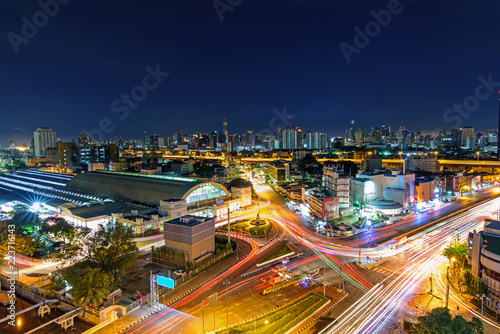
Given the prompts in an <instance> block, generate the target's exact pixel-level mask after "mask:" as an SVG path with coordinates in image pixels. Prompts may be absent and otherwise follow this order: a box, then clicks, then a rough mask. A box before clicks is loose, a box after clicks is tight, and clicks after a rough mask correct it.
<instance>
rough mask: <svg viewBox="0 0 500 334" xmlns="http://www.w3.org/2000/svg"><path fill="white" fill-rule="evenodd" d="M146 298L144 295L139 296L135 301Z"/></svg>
mask: <svg viewBox="0 0 500 334" xmlns="http://www.w3.org/2000/svg"><path fill="white" fill-rule="evenodd" d="M144 297H146V296H144V295H137V296H135V297H134V300H135V301H137V300H142V299H143V298H144Z"/></svg>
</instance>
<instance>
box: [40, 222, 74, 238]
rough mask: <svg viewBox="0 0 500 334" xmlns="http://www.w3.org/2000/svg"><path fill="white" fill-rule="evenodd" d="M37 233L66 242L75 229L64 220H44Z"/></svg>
mask: <svg viewBox="0 0 500 334" xmlns="http://www.w3.org/2000/svg"><path fill="white" fill-rule="evenodd" d="M39 233H40V235H43V236H52V237H54V238H57V239H62V240H63V241H64V242H66V240H67V239H70V238H71V237H72V235H73V234H74V233H75V229H74V228H73V226H71V225H70V224H68V222H67V221H66V220H65V219H64V218H46V219H43V220H42V221H41V223H40V229H39Z"/></svg>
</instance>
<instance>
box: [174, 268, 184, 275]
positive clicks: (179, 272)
mask: <svg viewBox="0 0 500 334" xmlns="http://www.w3.org/2000/svg"><path fill="white" fill-rule="evenodd" d="M174 275H175V276H182V277H184V276H186V271H185V270H182V269H177V270H176V271H174Z"/></svg>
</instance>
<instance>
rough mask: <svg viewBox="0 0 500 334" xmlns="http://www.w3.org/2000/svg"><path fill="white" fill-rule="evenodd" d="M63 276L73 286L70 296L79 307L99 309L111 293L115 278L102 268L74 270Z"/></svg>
mask: <svg viewBox="0 0 500 334" xmlns="http://www.w3.org/2000/svg"><path fill="white" fill-rule="evenodd" d="M63 276H64V278H65V279H66V281H67V282H68V284H69V285H70V286H72V289H71V290H70V294H71V296H72V297H73V300H74V301H75V303H77V305H79V306H87V305H89V304H92V306H95V307H99V306H101V305H102V303H103V302H104V299H106V297H107V296H109V293H110V292H111V283H112V281H113V276H112V275H110V274H108V273H106V272H105V271H103V270H102V269H100V268H88V267H87V268H84V269H79V268H72V269H69V270H67V271H66V272H65V273H64V274H63Z"/></svg>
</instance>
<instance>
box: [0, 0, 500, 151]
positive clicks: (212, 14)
mask: <svg viewBox="0 0 500 334" xmlns="http://www.w3.org/2000/svg"><path fill="white" fill-rule="evenodd" d="M42 1H47V0H42ZM52 1H55V0H52ZM60 1H61V2H63V1H62V0H60ZM66 1H67V0H66ZM49 2H50V1H49ZM220 2H221V3H228V2H230V1H228V0H221V1H220ZM231 2H232V3H233V4H235V3H238V1H237V0H231ZM390 2H392V1H390ZM390 2H388V1H345V0H342V1H337V0H336V1H333V0H304V1H298V0H289V1H277V0H265V1H260V0H259V1H257V0H254V1H250V0H243V1H241V3H240V4H239V5H237V6H234V8H233V10H232V11H227V12H225V13H224V14H223V16H224V20H223V21H221V20H220V18H219V15H218V14H217V12H216V10H215V8H214V5H213V1H212V0H208V1H196V0H192V1H191V0H190V1H166V0H165V1H159V0H158V1H156V0H148V1H139V0H136V1H130V0H124V1H119V2H118V1H116V2H115V1H113V2H112V1H102V0H100V1H98V0H87V1H76V0H72V1H69V2H68V3H67V4H65V5H60V6H59V7H60V8H59V12H58V13H57V14H56V15H54V17H50V18H49V19H48V22H47V23H46V24H45V25H43V24H41V27H40V28H38V30H39V31H38V33H37V34H36V36H34V37H31V38H27V39H26V40H27V43H25V44H19V45H18V53H16V52H15V50H14V47H13V46H12V45H11V43H10V41H9V35H8V34H9V33H13V34H17V35H19V36H22V27H23V24H24V23H23V21H22V18H23V17H26V18H27V19H28V20H29V21H30V22H32V21H33V15H36V13H37V12H38V11H40V10H41V8H40V6H39V5H38V4H37V3H36V2H35V1H30V2H27V1H23V2H22V3H20V1H17V0H3V1H2V2H1V4H0V35H1V36H3V37H2V39H1V42H0V53H1V55H2V61H1V62H0V70H1V77H0V80H1V81H0V82H1V84H0V94H1V98H2V103H1V106H0V108H1V110H2V112H1V115H2V121H1V122H0V143H1V145H3V146H5V145H6V144H7V139H9V138H10V139H15V140H16V141H20V142H22V141H25V142H29V140H30V139H31V137H32V132H33V130H35V129H36V128H37V127H40V126H48V127H51V128H53V129H54V130H55V131H56V132H57V134H58V137H59V138H61V139H62V140H68V139H70V138H74V137H75V136H76V134H77V133H78V132H80V131H81V130H83V129H86V130H87V131H91V130H92V129H99V123H100V121H101V120H102V119H105V118H108V119H109V120H110V122H111V124H110V125H109V127H114V130H113V131H112V132H111V133H109V134H106V137H114V136H116V135H119V134H120V133H121V134H122V136H123V137H124V138H129V137H130V136H131V123H132V122H131V117H130V115H129V116H128V117H124V120H121V119H120V116H121V115H122V113H114V112H113V111H112V108H111V104H112V102H113V101H114V100H115V99H117V98H120V96H121V94H130V92H131V90H132V89H133V88H134V87H135V86H137V85H139V86H141V85H142V82H143V78H144V76H145V75H146V74H147V73H148V72H147V71H146V70H145V68H146V66H150V67H152V68H154V67H156V65H157V64H159V66H160V69H161V71H164V72H169V73H170V74H169V76H168V77H166V78H164V80H163V82H162V83H161V84H159V85H158V87H157V88H156V89H154V90H151V91H149V92H148V93H147V97H146V98H145V99H144V100H143V101H141V102H139V103H138V104H137V106H136V107H135V112H134V114H135V137H136V139H139V138H142V136H143V134H144V131H146V133H148V134H151V133H158V134H160V135H161V136H171V134H172V132H173V131H174V130H175V129H176V128H178V127H180V128H182V129H183V130H184V132H185V133H192V132H195V131H204V132H208V131H211V130H213V129H215V130H221V127H222V119H223V118H224V117H227V119H228V122H229V132H230V133H234V132H239V133H241V132H243V131H246V130H247V129H253V130H256V131H259V130H261V129H266V128H269V129H271V130H274V126H275V125H277V124H279V123H280V121H275V122H272V119H273V117H274V114H273V112H272V110H273V108H277V109H279V110H282V108H283V106H284V105H286V108H287V112H288V113H289V114H292V115H295V118H294V119H293V120H292V125H293V126H301V127H302V128H303V129H304V130H305V131H307V130H313V131H323V132H327V133H328V134H329V135H338V134H342V133H343V132H344V130H345V129H347V128H348V126H349V122H350V120H352V119H354V120H356V125H357V126H363V127H364V129H365V132H368V130H369V129H371V127H372V126H380V125H382V124H388V125H391V126H392V127H397V126H399V125H400V124H401V122H403V124H404V125H405V126H407V127H408V128H410V129H411V130H415V129H416V128H417V127H421V128H422V129H427V130H434V129H436V128H440V127H442V128H445V129H447V130H449V129H450V128H451V127H454V126H467V125H471V126H474V127H475V128H478V129H481V130H485V129H487V128H493V127H496V126H495V124H497V111H498V93H497V92H495V93H492V94H491V95H490V96H489V97H487V98H482V100H481V101H480V102H479V105H478V106H474V105H472V107H471V109H473V110H472V112H470V113H469V112H467V114H465V113H463V114H462V116H460V115H459V114H457V113H455V112H451V113H448V114H445V112H446V110H447V109H449V108H451V107H452V106H453V104H454V103H457V104H461V103H463V101H464V99H466V98H468V97H470V96H475V95H476V93H475V89H476V87H477V86H478V85H479V84H480V81H479V80H478V77H479V76H483V77H484V78H485V79H487V78H488V76H491V77H492V79H493V81H496V82H500V71H499V66H498V65H499V62H500V57H499V55H500V39H499V33H500V20H499V19H498V18H499V17H500V3H499V2H498V1H494V0H485V1H481V2H472V1H465V0H454V1H439V2H429V1H417V0H414V1H409V0H405V1H403V0H402V1H401V3H400V7H398V9H399V12H398V13H397V14H392V17H391V22H390V23H389V24H388V25H387V26H386V27H384V28H382V29H381V31H380V32H379V33H378V34H377V35H376V36H374V37H373V38H371V40H370V43H369V45H367V46H366V47H364V48H362V49H360V53H359V54H353V55H352V59H351V60H352V61H351V63H350V64H348V63H347V61H346V59H345V57H344V55H343V53H342V51H341V49H340V47H339V44H340V43H341V42H345V43H349V44H351V45H354V36H355V31H354V30H353V28H354V27H356V26H358V27H360V28H361V29H362V30H364V29H365V25H366V24H367V23H368V22H370V21H372V20H374V19H373V17H372V15H371V14H370V11H372V10H374V11H377V12H378V11H380V10H384V9H387V7H388V3H390ZM40 17H41V18H42V19H43V15H42V16H40ZM42 23H43V22H42ZM10 36H13V35H12V34H11V35H10ZM498 86H500V84H499V85H498ZM495 90H496V91H498V90H499V88H498V87H495ZM485 92H487V90H484V91H481V93H485ZM483 95H484V94H483ZM470 101H473V99H472V100H471V99H469V102H470ZM120 105H121V106H123V104H120ZM444 116H445V117H444ZM444 118H446V119H444ZM107 126H108V125H106V126H105V127H104V128H106V127H107ZM22 130H24V131H22Z"/></svg>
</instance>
